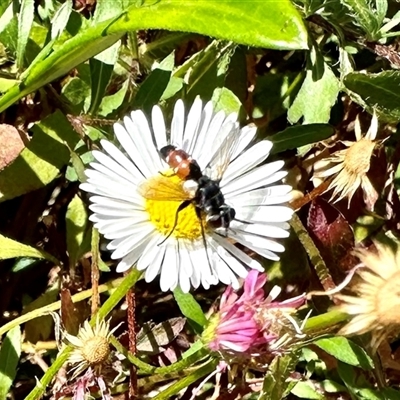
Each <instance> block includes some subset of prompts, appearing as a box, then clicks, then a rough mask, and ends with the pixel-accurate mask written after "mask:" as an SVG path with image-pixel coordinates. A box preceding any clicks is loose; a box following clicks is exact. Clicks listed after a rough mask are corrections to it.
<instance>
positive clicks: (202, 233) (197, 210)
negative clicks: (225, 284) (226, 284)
mask: <svg viewBox="0 0 400 400" xmlns="http://www.w3.org/2000/svg"><path fill="white" fill-rule="evenodd" d="M196 215H197V218H198V219H199V223H200V228H201V237H202V240H203V245H204V250H205V251H206V256H207V262H208V266H209V268H210V271H211V273H212V267H211V261H210V258H209V256H208V248H207V241H206V234H205V231H204V226H203V219H202V218H201V209H200V208H198V207H196Z"/></svg>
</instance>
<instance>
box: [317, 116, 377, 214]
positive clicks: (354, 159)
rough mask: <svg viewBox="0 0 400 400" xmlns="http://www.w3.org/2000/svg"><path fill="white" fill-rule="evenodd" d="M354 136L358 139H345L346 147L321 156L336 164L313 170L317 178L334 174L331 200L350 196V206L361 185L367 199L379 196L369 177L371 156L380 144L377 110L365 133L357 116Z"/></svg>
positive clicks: (326, 162) (331, 185) (331, 184)
mask: <svg viewBox="0 0 400 400" xmlns="http://www.w3.org/2000/svg"><path fill="white" fill-rule="evenodd" d="M354 131H355V136H356V139H357V141H356V142H351V141H342V143H343V144H344V145H345V146H346V147H347V148H346V149H343V150H339V151H336V152H335V153H333V154H332V155H331V156H330V157H327V158H325V159H323V160H322V162H323V163H324V164H325V165H328V166H329V165H331V164H336V165H334V166H332V167H328V168H322V169H321V170H319V171H317V172H315V173H314V177H313V178H316V179H319V178H327V177H330V176H335V175H336V176H335V178H334V179H333V181H332V182H331V183H330V185H329V186H328V188H327V191H329V190H331V189H333V193H332V196H331V201H332V200H334V203H336V202H338V201H340V200H342V199H344V198H346V197H347V198H348V206H350V202H351V199H352V197H353V195H354V193H355V192H356V190H357V189H358V188H359V187H361V189H362V190H363V192H364V199H369V198H374V197H376V190H375V189H374V187H373V185H372V183H371V181H370V179H369V177H368V171H369V169H370V164H371V158H372V155H373V152H374V150H375V148H376V146H377V144H378V142H377V141H376V140H375V139H376V135H377V132H378V118H377V116H376V114H375V113H374V114H373V116H372V119H371V125H370V127H369V129H368V132H367V133H366V134H365V136H362V133H361V125H360V120H359V118H358V116H357V118H356V121H355V127H354Z"/></svg>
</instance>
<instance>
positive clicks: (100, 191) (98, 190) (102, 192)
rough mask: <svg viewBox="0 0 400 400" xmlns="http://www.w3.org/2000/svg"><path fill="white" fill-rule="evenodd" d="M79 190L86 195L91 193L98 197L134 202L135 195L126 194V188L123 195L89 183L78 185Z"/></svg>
mask: <svg viewBox="0 0 400 400" xmlns="http://www.w3.org/2000/svg"><path fill="white" fill-rule="evenodd" d="M79 188H80V189H81V190H83V191H85V192H88V193H93V194H96V195H99V196H104V197H109V198H114V197H115V196H117V197H118V198H120V199H123V200H126V201H133V202H136V197H137V196H136V195H135V194H132V193H129V192H128V193H126V188H125V191H124V192H123V193H121V192H117V193H115V192H111V191H110V189H109V188H107V187H98V186H97V185H96V183H93V184H92V183H90V182H85V183H81V184H80V185H79Z"/></svg>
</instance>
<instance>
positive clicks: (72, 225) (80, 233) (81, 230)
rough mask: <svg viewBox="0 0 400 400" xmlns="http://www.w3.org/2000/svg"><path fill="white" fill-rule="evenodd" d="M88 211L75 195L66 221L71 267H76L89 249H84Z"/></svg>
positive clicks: (69, 206) (68, 209)
mask: <svg viewBox="0 0 400 400" xmlns="http://www.w3.org/2000/svg"><path fill="white" fill-rule="evenodd" d="M87 218H88V216H87V211H86V207H85V203H84V202H83V201H82V199H81V198H80V197H79V196H78V195H75V197H74V198H73V199H72V200H71V202H70V203H69V205H68V208H67V213H66V215H65V219H66V233H67V250H68V255H69V264H70V267H74V266H75V264H76V262H77V261H78V260H79V258H80V257H81V256H82V253H83V252H85V251H87V250H89V249H82V244H83V241H84V237H85V232H86V226H87Z"/></svg>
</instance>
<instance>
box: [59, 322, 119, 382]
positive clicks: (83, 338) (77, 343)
mask: <svg viewBox="0 0 400 400" xmlns="http://www.w3.org/2000/svg"><path fill="white" fill-rule="evenodd" d="M115 329H116V328H114V329H113V330H110V321H108V322H106V321H104V320H102V321H99V320H98V319H97V320H96V324H95V326H94V327H93V328H92V327H91V326H90V324H89V322H88V321H85V322H84V324H83V326H82V327H81V328H80V329H79V332H78V335H77V336H73V335H70V334H68V333H66V334H65V337H66V339H67V340H68V342H70V343H71V345H72V346H73V347H74V350H73V351H72V353H71V355H70V356H69V358H68V362H69V364H71V365H73V369H72V370H73V371H74V376H78V375H80V374H81V373H82V372H83V371H85V370H87V369H88V368H92V369H93V370H94V371H95V372H96V373H98V372H100V371H101V368H102V367H103V366H104V365H105V364H107V362H108V360H109V356H110V353H111V349H110V336H111V335H112V333H113V332H114V331H115Z"/></svg>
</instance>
